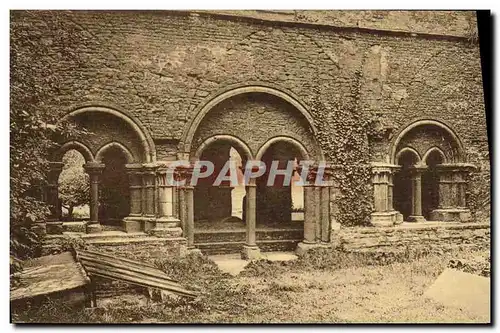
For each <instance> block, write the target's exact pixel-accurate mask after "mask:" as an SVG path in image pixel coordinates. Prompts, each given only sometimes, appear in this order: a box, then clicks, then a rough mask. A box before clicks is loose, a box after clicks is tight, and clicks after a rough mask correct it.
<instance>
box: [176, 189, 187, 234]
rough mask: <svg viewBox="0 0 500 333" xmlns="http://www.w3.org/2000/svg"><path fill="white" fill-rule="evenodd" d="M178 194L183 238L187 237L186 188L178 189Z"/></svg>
mask: <svg viewBox="0 0 500 333" xmlns="http://www.w3.org/2000/svg"><path fill="white" fill-rule="evenodd" d="M177 193H178V196H179V203H178V207H179V208H178V211H179V220H180V221H181V229H182V236H183V237H187V223H186V222H187V209H186V208H187V205H186V190H185V189H184V186H178V187H177Z"/></svg>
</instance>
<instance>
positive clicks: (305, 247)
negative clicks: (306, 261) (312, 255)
mask: <svg viewBox="0 0 500 333" xmlns="http://www.w3.org/2000/svg"><path fill="white" fill-rule="evenodd" d="M319 247H325V245H323V244H321V243H304V242H300V243H299V244H297V248H296V249H295V253H296V254H297V255H298V256H302V255H304V254H305V253H306V252H308V251H310V250H312V249H317V248H319Z"/></svg>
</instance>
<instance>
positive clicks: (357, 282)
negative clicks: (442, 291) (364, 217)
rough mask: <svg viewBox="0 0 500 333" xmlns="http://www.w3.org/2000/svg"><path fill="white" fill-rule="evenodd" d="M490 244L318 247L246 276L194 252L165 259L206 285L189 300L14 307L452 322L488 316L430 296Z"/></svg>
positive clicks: (49, 312)
mask: <svg viewBox="0 0 500 333" xmlns="http://www.w3.org/2000/svg"><path fill="white" fill-rule="evenodd" d="M487 254H488V253H485V252H484V251H482V252H481V251H467V252H465V251H458V252H457V251H456V252H451V253H444V254H440V255H437V254H428V255H420V254H416V253H413V254H411V253H409V252H408V251H406V252H403V253H396V254H392V255H387V254H384V255H383V254H366V253H365V254H363V253H358V254H346V253H343V252H332V251H331V250H318V251H312V252H311V253H308V254H307V256H306V257H304V258H300V259H298V260H296V261H293V262H269V261H258V262H253V263H251V264H249V265H248V266H247V268H246V269H245V270H244V271H243V272H242V273H241V274H240V275H238V276H236V277H233V276H230V275H229V274H225V273H223V272H221V271H220V270H219V269H218V267H217V266H216V265H215V264H214V263H213V262H212V261H211V260H209V259H208V258H206V257H199V256H189V257H187V258H185V259H184V260H164V261H162V262H158V263H157V264H158V265H159V266H160V267H162V268H163V270H165V271H166V272H167V273H168V274H170V275H171V276H172V277H174V278H176V279H178V280H179V281H182V283H183V284H184V285H186V286H190V287H192V288H193V289H196V290H198V291H199V292H200V296H199V297H198V298H197V299H195V300H193V301H189V300H186V299H182V298H172V299H169V300H168V301H167V302H164V303H153V302H151V301H149V300H148V299H147V298H145V297H140V296H138V295H121V296H117V297H115V298H112V299H108V300H98V303H99V307H98V308H95V309H87V310H83V309H79V308H69V307H65V306H64V304H63V306H62V307H61V305H58V304H55V303H54V302H53V301H47V302H45V303H44V305H42V306H41V307H37V308H31V309H29V310H27V311H22V312H18V313H16V312H15V311H14V313H13V321H18V322H19V321H22V322H25V321H29V322H87V323H96V322H97V323H151V322H154V323H158V322H162V323H316V322H321V323H395V322H402V323H449V322H462V323H465V322H486V321H487V318H484V317H483V318H481V317H477V316H474V315H473V314H471V313H467V312H466V311H462V310H460V309H457V308H446V307H443V306H442V305H440V304H438V303H435V302H433V301H432V300H429V299H426V298H424V297H423V296H422V295H423V293H424V291H425V290H426V289H427V288H428V287H429V286H430V285H431V284H432V282H433V281H434V280H435V279H436V277H437V276H438V275H439V274H440V273H441V272H442V271H443V270H444V269H445V268H446V265H447V263H448V262H449V260H450V259H455V258H461V259H464V260H468V259H472V258H474V257H477V256H484V255H487Z"/></svg>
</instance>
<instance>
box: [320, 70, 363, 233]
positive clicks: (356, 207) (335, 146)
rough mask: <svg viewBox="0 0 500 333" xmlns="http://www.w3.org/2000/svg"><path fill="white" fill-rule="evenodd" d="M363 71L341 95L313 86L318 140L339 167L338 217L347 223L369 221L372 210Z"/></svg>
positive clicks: (335, 175)
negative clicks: (361, 87)
mask: <svg viewBox="0 0 500 333" xmlns="http://www.w3.org/2000/svg"><path fill="white" fill-rule="evenodd" d="M361 75H362V74H361V72H360V71H358V72H356V75H355V78H353V80H352V81H351V85H350V94H349V95H348V96H344V97H341V98H338V99H333V100H332V99H329V100H328V101H327V100H326V99H323V98H322V97H323V96H324V93H326V91H325V92H323V91H322V87H320V86H316V87H314V88H313V89H314V97H313V98H312V99H311V102H310V104H311V105H310V109H311V112H312V113H313V115H314V119H315V122H316V124H315V125H316V127H317V129H318V133H317V140H318V142H319V144H320V146H321V148H322V150H323V152H324V154H325V158H326V160H327V161H328V162H329V163H332V164H334V165H335V166H337V167H336V170H335V172H334V173H333V182H334V187H335V188H336V189H337V195H336V198H335V200H336V202H335V203H334V204H336V205H337V207H338V212H339V214H338V216H336V219H337V221H338V222H339V223H341V224H342V225H344V226H354V225H358V226H359V225H368V224H369V223H370V213H371V212H372V206H373V204H372V198H373V189H372V185H371V167H370V165H369V150H368V136H367V130H366V128H367V126H368V124H369V122H370V121H369V120H368V119H366V118H365V117H363V115H362V114H361V112H360V110H359V108H358V101H359V84H360V78H361Z"/></svg>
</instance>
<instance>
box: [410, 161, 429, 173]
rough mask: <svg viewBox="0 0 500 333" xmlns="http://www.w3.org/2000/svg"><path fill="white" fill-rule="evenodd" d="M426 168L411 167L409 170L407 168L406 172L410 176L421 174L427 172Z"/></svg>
mask: <svg viewBox="0 0 500 333" xmlns="http://www.w3.org/2000/svg"><path fill="white" fill-rule="evenodd" d="M427 169H428V167H427V165H419V164H417V165H413V166H411V167H410V168H408V171H409V172H410V173H411V174H414V175H416V174H422V173H423V172H425V171H427Z"/></svg>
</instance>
